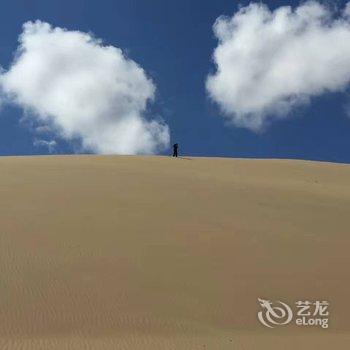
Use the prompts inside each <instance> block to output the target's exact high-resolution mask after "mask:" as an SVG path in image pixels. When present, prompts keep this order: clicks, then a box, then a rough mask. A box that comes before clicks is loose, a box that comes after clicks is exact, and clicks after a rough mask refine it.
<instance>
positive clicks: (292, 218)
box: [0, 156, 350, 350]
mask: <svg viewBox="0 0 350 350" xmlns="http://www.w3.org/2000/svg"><path fill="white" fill-rule="evenodd" d="M0 169H1V170H0V205H1V210H0V273H1V280H0V292H1V294H0V295H1V298H0V349H35V350H36V349H60V350H61V349H220V350H221V349H245V350H246V349H249V350H250V349H259V350H260V349H268V350H271V349H308V350H310V349H330V348H332V349H346V348H347V347H348V344H350V313H349V296H350V282H349V277H350V276H349V269H350V254H349V250H350V239H349V237H350V229H349V228H350V211H349V208H350V166H349V165H341V164H330V163H317V162H305V161H288V160H232V159H219V158H217V159H214V158H211V159H209V158H182V159H172V158H166V157H120V156H119V157H115V156H106V157H97V156H80V157H79V156H66V157H63V156H62V157H61V156H58V157H9V158H1V159H0ZM258 298H266V299H271V300H283V301H285V302H287V303H290V304H293V303H294V302H295V301H297V300H301V299H302V300H307V299H310V300H329V302H330V303H331V306H330V327H329V329H321V328H316V327H297V326H295V325H294V326H293V325H291V324H290V325H288V326H281V327H276V328H275V329H268V328H266V327H264V326H262V325H261V324H260V323H259V322H258V320H257V312H258V311H259V310H260V306H259V304H258V300H257V299H258Z"/></svg>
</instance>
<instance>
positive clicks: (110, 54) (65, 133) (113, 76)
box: [1, 21, 169, 154]
mask: <svg viewBox="0 0 350 350" xmlns="http://www.w3.org/2000/svg"><path fill="white" fill-rule="evenodd" d="M19 44H20V45H19V47H18V50H17V54H16V58H15V60H14V62H13V64H12V65H11V67H10V68H9V70H8V71H7V72H5V73H3V75H2V77H1V83H2V84H1V85H2V89H3V91H4V93H5V95H6V96H7V99H10V100H11V101H12V102H15V103H16V104H18V105H19V106H21V107H22V108H23V109H24V110H26V111H29V112H30V115H33V116H35V118H36V120H37V121H38V122H39V124H40V125H44V126H49V127H50V128H51V130H54V132H56V133H57V135H58V136H59V137H62V138H64V139H67V140H72V139H75V138H79V139H80V140H81V143H82V148H83V149H84V150H89V151H93V152H96V153H118V154H139V153H141V154H142V153H155V152H158V151H160V150H162V149H164V148H166V147H168V143H169V129H168V126H167V125H165V124H164V123H163V122H161V121H158V120H154V119H153V120H147V119H146V118H145V114H146V112H147V104H148V102H150V101H152V100H153V99H154V94H155V86H154V84H153V82H152V80H151V79H149V78H148V77H147V76H146V74H145V72H144V70H143V69H142V68H141V67H140V66H139V65H138V64H136V63H135V62H134V61H132V60H131V59H129V58H127V57H125V56H124V55H123V53H122V51H121V50H120V49H119V48H116V47H113V46H104V45H103V44H102V42H101V41H100V40H98V39H95V38H94V37H92V36H91V35H90V34H86V33H82V32H79V31H68V30H66V29H62V28H53V27H51V26H50V25H49V24H48V23H44V22H41V21H36V22H27V23H25V24H24V26H23V33H22V34H21V36H20V38H19Z"/></svg>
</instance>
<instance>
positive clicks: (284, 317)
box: [258, 299, 293, 328]
mask: <svg viewBox="0 0 350 350" xmlns="http://www.w3.org/2000/svg"><path fill="white" fill-rule="evenodd" d="M258 300H259V303H260V306H261V307H262V308H263V310H262V311H259V312H258V319H259V321H260V322H261V323H262V324H263V325H264V326H265V327H268V328H274V327H275V326H283V325H286V324H288V323H290V321H291V320H292V318H293V312H292V309H291V308H290V307H289V306H288V305H287V304H285V303H283V302H282V301H278V302H277V303H275V304H276V305H273V303H272V302H271V301H269V300H264V299H258Z"/></svg>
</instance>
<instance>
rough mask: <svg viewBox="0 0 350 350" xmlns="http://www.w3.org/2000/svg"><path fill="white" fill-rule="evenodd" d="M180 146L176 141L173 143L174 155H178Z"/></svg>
mask: <svg viewBox="0 0 350 350" xmlns="http://www.w3.org/2000/svg"><path fill="white" fill-rule="evenodd" d="M178 148H179V144H178V143H175V144H174V145H173V157H177V150H178Z"/></svg>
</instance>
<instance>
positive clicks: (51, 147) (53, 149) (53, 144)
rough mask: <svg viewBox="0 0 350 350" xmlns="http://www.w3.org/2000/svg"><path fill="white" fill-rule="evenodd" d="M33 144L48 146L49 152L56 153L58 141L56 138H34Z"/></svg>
mask: <svg viewBox="0 0 350 350" xmlns="http://www.w3.org/2000/svg"><path fill="white" fill-rule="evenodd" d="M33 145H34V146H35V147H44V148H47V150H48V151H49V153H55V152H56V147H57V142H56V141H55V140H41V139H34V142H33Z"/></svg>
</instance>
